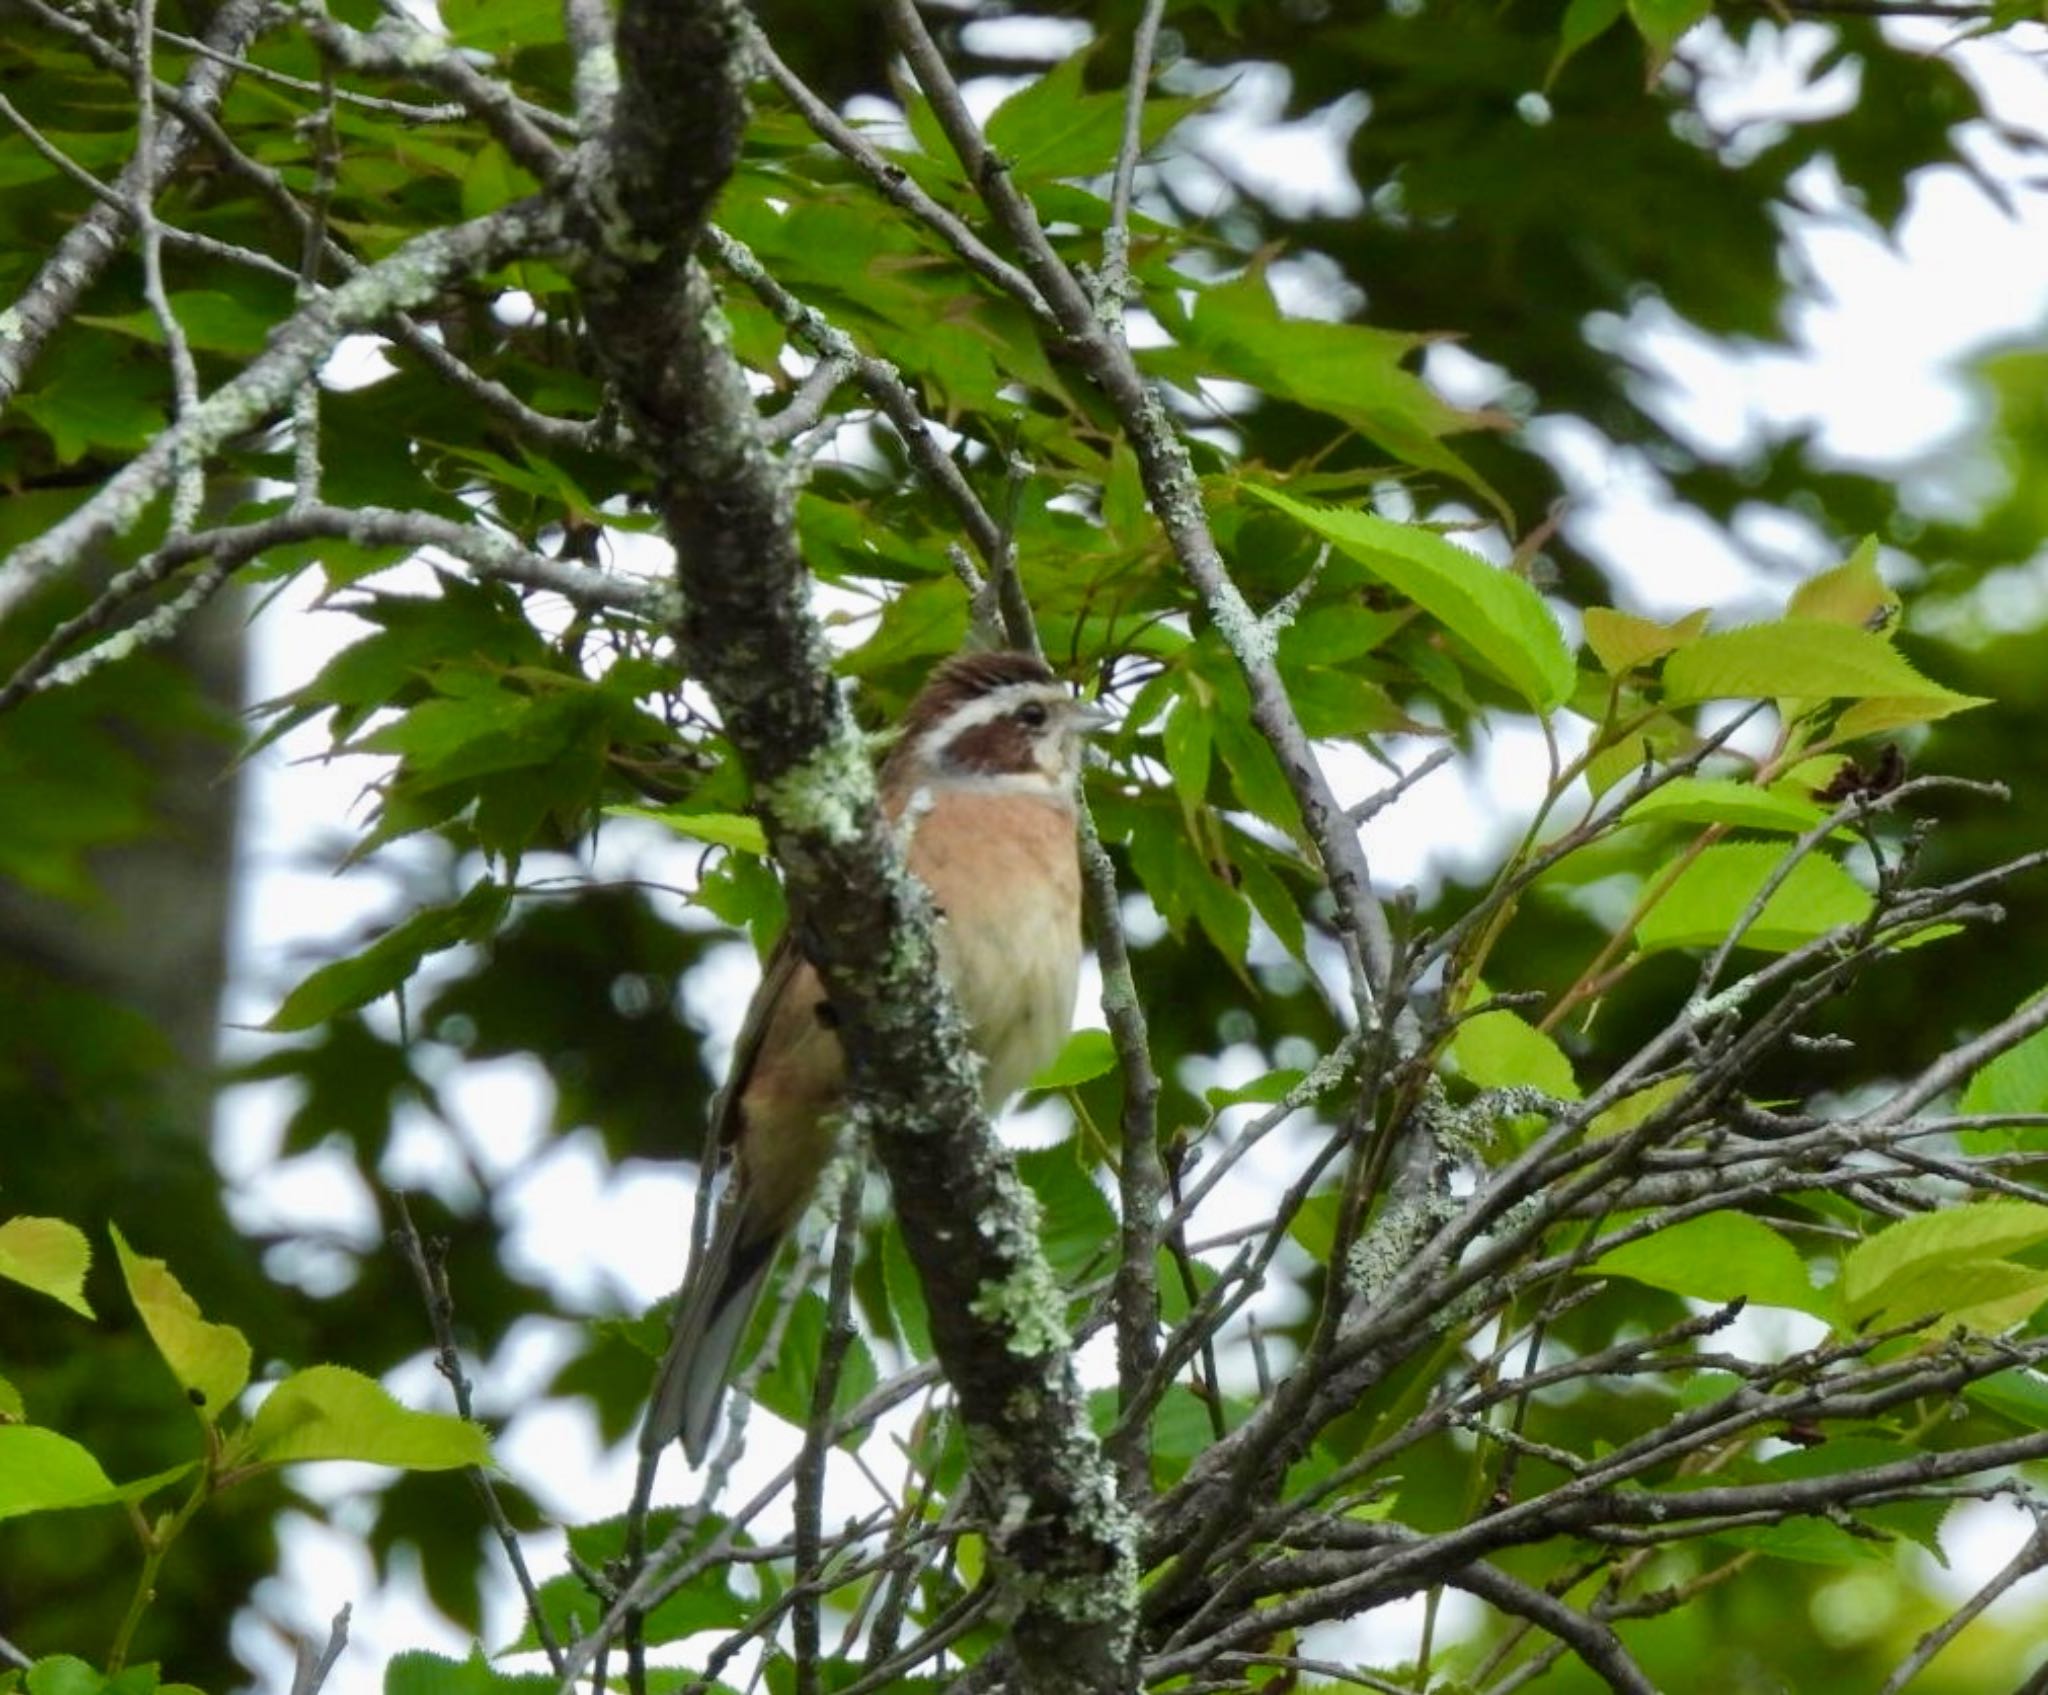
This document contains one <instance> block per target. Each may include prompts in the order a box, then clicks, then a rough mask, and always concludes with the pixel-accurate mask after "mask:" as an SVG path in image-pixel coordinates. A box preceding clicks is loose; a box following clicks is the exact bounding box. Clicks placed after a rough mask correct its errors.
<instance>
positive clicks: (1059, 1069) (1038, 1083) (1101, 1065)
mask: <svg viewBox="0 0 2048 1695" xmlns="http://www.w3.org/2000/svg"><path fill="white" fill-rule="evenodd" d="M1115 1069H1116V1045H1115V1044H1114V1043H1113V1042H1111V1040H1110V1039H1109V1032H1108V1031H1107V1030H1076V1031H1075V1032H1074V1033H1073V1034H1072V1035H1071V1036H1069V1037H1068V1038H1067V1040H1066V1045H1065V1046H1064V1047H1062V1048H1061V1049H1060V1051H1059V1055H1058V1057H1057V1058H1055V1059H1054V1060H1053V1062H1052V1063H1051V1064H1050V1065H1048V1066H1047V1067H1046V1068H1045V1069H1044V1070H1043V1071H1041V1072H1040V1073H1039V1074H1038V1075H1037V1076H1036V1077H1034V1078H1032V1079H1031V1087H1032V1088H1034V1089H1071V1088H1073V1087H1074V1086H1075V1085H1076V1084H1077V1083H1086V1082H1088V1081H1089V1080H1090V1079H1091V1078H1096V1077H1104V1076H1107V1075H1108V1074H1109V1073H1110V1072H1112V1071H1114V1070H1115Z"/></svg>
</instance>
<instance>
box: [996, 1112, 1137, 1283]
mask: <svg viewBox="0 0 2048 1695" xmlns="http://www.w3.org/2000/svg"><path fill="white" fill-rule="evenodd" d="M1017 1175H1018V1176H1019V1177H1021V1178H1022V1179H1023V1180H1024V1183H1025V1185H1026V1186H1027V1187H1028V1188H1029V1189H1030V1190H1031V1192H1032V1194H1034V1195H1035V1196H1037V1197H1038V1209H1039V1226H1038V1235H1039V1242H1040V1244H1041V1245H1042V1246H1043V1247H1044V1249H1045V1257H1046V1259H1047V1260H1048V1261H1049V1262H1050V1263H1051V1265H1052V1270H1053V1275H1054V1276H1055V1277H1057V1278H1058V1279H1059V1280H1060V1282H1062V1283H1072V1282H1073V1281H1074V1280H1075V1279H1076V1278H1078V1277H1080V1276H1082V1275H1083V1274H1084V1273H1085V1272H1087V1271H1088V1270H1089V1269H1090V1268H1091V1267H1099V1266H1100V1265H1101V1264H1102V1263H1103V1257H1102V1256H1103V1249H1104V1248H1105V1246H1107V1245H1108V1244H1109V1243H1112V1242H1114V1241H1115V1239H1116V1215H1115V1214H1114V1213H1112V1212H1111V1211H1110V1210H1109V1202H1107V1201H1106V1200H1104V1199H1103V1198H1102V1194H1101V1191H1100V1190H1098V1189H1097V1188H1096V1187H1095V1185H1094V1183H1093V1182H1091V1181H1090V1180H1089V1176H1088V1173H1087V1172H1086V1171H1085V1170H1083V1169H1082V1166H1081V1162H1080V1161H1079V1159H1077V1158H1076V1157H1075V1150H1074V1148H1073V1146H1072V1145H1071V1144H1063V1145H1061V1146H1059V1147H1052V1148H1032V1149H1030V1150H1029V1151H1027V1152H1025V1153H1021V1154H1019V1155H1018V1156H1017Z"/></svg>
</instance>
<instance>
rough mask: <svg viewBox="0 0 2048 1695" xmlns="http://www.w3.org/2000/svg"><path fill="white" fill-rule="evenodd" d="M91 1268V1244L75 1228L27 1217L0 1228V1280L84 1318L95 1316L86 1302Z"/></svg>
mask: <svg viewBox="0 0 2048 1695" xmlns="http://www.w3.org/2000/svg"><path fill="white" fill-rule="evenodd" d="M91 1265H92V1244H91V1243H90V1242H88V1241H87V1240H86V1238H85V1232H84V1231H82V1230H80V1229H79V1228H78V1227H77V1226H76V1225H75V1224H66V1223H65V1222H64V1220H63V1219H61V1218H30V1217H26V1216H23V1217H20V1218H10V1219H9V1220H8V1221H7V1222H6V1223H5V1224H0V1277H6V1278H9V1279H11V1280H12V1281H14V1282H16V1283H21V1284H25V1285H26V1286H27V1287H29V1288H31V1289H33V1290H35V1291H36V1292H37V1293H38V1294H42V1295H48V1296H49V1297H50V1299H51V1300H53V1301H61V1302H62V1303H63V1304H64V1305H65V1306H67V1307H69V1308H70V1309H71V1310H72V1311H73V1312H75V1313H78V1314H79V1315H80V1316H82V1317H85V1318H91V1317H92V1315H93V1312H92V1308H91V1307H90V1306H88V1305H87V1304H86V1299H85V1274H86V1271H87V1269H88V1268H89V1267H90V1266H91Z"/></svg>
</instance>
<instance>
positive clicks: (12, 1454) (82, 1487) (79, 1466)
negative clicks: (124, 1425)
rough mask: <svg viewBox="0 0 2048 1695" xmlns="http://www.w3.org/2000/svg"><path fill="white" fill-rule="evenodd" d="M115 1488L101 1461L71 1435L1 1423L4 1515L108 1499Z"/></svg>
mask: <svg viewBox="0 0 2048 1695" xmlns="http://www.w3.org/2000/svg"><path fill="white" fill-rule="evenodd" d="M113 1487H114V1482H113V1479H112V1478H110V1477H108V1476H107V1474H106V1473H105V1472H104V1471H102V1470H101V1469H100V1462H99V1461H98V1460H96V1459H94V1458H93V1457H92V1455H91V1454H89V1453H87V1452H86V1450H85V1449H83V1448H81V1447H80V1446H79V1445H78V1444H77V1443H76V1442H74V1441H72V1440H71V1438H70V1437H68V1436H60V1435H58V1434H57V1432H56V1431H54V1430H39V1429H37V1428H36V1427H35V1426H34V1425H31V1424H4V1425H0V1518H18V1517H19V1516H20V1515H21V1514H23V1513H40V1512H50V1511H52V1510H54V1509H57V1508H62V1507H81V1506H86V1505H89V1504H92V1503H95V1502H100V1501H104V1500H106V1499H107V1498H108V1495H109V1493H110V1492H111V1491H112V1489H113Z"/></svg>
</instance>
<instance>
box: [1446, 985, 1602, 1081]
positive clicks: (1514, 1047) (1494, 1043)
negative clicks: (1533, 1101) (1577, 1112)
mask: <svg viewBox="0 0 2048 1695" xmlns="http://www.w3.org/2000/svg"><path fill="white" fill-rule="evenodd" d="M1450 1052H1451V1057H1452V1058H1453V1059H1454V1060H1456V1061H1457V1064H1458V1070H1459V1071H1460V1072H1461V1073H1462V1074H1463V1075H1464V1077H1465V1079H1466V1080H1467V1081H1468V1082H1471V1083H1475V1084H1477V1085H1478V1086H1479V1087H1480V1088H1482V1089H1510V1088H1527V1089H1540V1090H1542V1092H1543V1093H1544V1094H1546V1095H1550V1096H1552V1097H1554V1098H1555V1099H1557V1100H1561V1101H1575V1100H1577V1099H1578V1098H1579V1083H1578V1079H1577V1078H1576V1077H1574V1076H1573V1075H1572V1062H1571V1061H1570V1060H1569V1059H1568V1058H1566V1057H1565V1052H1564V1049H1562V1048H1560V1047H1559V1046H1558V1045H1557V1043H1555V1042H1554V1041H1552V1040H1551V1039H1550V1037H1549V1036H1547V1035H1546V1034H1544V1032H1543V1031H1541V1030H1539V1029H1537V1028H1536V1027H1535V1026H1534V1025H1533V1024H1531V1023H1530V1022H1529V1021H1528V1020H1527V1019H1525V1018H1523V1017H1522V1015H1521V1014H1520V1013H1518V1012H1514V1011H1512V1010H1510V1009H1509V1008H1507V1007H1502V1008H1500V1009H1499V1010H1498V1011H1495V1012H1480V1013H1474V1014H1473V1015H1472V1016H1471V1017H1470V1018H1468V1019H1466V1020H1465V1021H1464V1022H1463V1023H1462V1024H1460V1025H1459V1026H1458V1028H1457V1031H1456V1033H1455V1034H1453V1035H1452V1037H1451V1047H1450Z"/></svg>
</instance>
